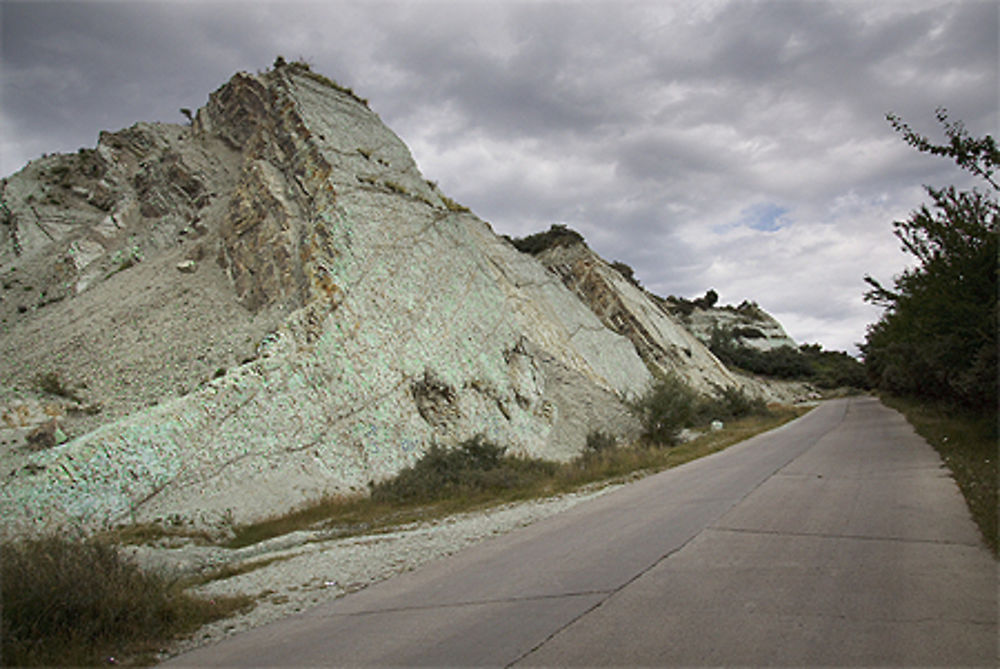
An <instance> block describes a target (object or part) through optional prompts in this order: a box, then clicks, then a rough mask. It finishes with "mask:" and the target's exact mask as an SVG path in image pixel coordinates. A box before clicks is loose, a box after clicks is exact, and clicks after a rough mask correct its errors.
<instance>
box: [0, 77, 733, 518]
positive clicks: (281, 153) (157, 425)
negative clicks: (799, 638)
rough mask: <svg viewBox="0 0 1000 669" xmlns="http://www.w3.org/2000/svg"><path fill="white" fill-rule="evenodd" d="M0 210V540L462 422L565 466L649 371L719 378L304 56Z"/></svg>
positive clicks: (354, 456)
mask: <svg viewBox="0 0 1000 669" xmlns="http://www.w3.org/2000/svg"><path fill="white" fill-rule="evenodd" d="M0 197H2V208H0V213H2V217H3V220H2V226H0V281H2V282H3V283H2V288H3V289H2V291H0V298H2V299H0V321H2V323H0V328H2V330H0V332H2V336H0V416H2V417H3V420H4V423H3V425H0V466H2V469H0V475H2V476H3V479H2V488H0V513H2V515H3V518H4V524H3V532H4V533H15V532H24V531H33V530H39V529H44V528H48V527H56V526H64V525H76V526H80V527H82V528H84V529H93V528H97V527H102V526H106V525H114V524H119V523H128V522H160V523H175V524H191V525H197V526H199V527H205V528H212V527H222V526H225V525H226V524H229V523H233V522H246V521H251V520H256V519H260V518H263V517H266V516H268V515H272V514H277V513H282V512H285V511H287V510H289V509H291V508H293V507H295V506H298V505H301V504H303V503H305V502H308V501H310V500H314V499H317V498H319V497H322V496H324V495H337V494H340V495H349V494H362V493H363V492H364V491H365V490H366V489H367V487H368V485H369V483H370V482H371V481H375V480H380V479H382V478H385V477H388V476H391V475H392V474H394V473H395V472H397V471H399V469H401V468H402V467H405V466H406V465H408V464H411V463H413V462H414V461H415V460H416V459H417V458H418V457H419V456H420V455H421V454H422V453H423V452H424V451H425V450H426V449H427V448H428V447H429V446H430V445H431V444H433V443H439V444H444V445H449V444H455V443H458V442H460V441H462V440H464V439H467V438H469V437H472V436H474V435H476V434H480V433H482V434H484V435H486V436H487V437H488V438H490V439H491V440H494V441H496V442H497V443H499V444H502V445H504V446H507V447H508V448H509V449H510V451H511V452H514V453H523V454H530V455H533V456H538V457H545V458H552V459H562V460H565V459H568V458H571V457H573V456H574V455H575V454H577V453H579V452H580V450H581V449H582V448H583V445H584V443H585V440H586V436H587V434H588V433H589V432H590V431H592V430H603V431H606V432H611V433H613V434H616V435H623V436H629V435H634V434H635V432H636V430H637V424H636V422H635V419H634V417H632V415H631V414H630V412H629V410H628V408H627V403H628V400H630V399H631V398H634V397H636V396H638V395H639V394H640V393H642V392H643V390H644V389H645V388H646V387H647V386H648V384H649V383H650V381H651V379H652V375H651V373H650V369H654V370H671V371H674V372H677V373H679V374H681V375H682V376H684V378H686V379H687V380H688V381H689V382H690V383H691V384H692V385H694V386H695V387H697V388H700V389H702V390H705V391H710V390H711V389H712V388H714V387H717V386H720V385H722V386H725V385H731V384H732V383H736V382H738V380H737V379H735V378H734V377H733V376H732V375H731V374H729V372H728V370H726V369H725V367H723V366H722V365H721V364H720V363H719V362H718V361H717V360H715V359H714V357H713V356H712V355H711V353H709V352H708V351H707V349H705V348H704V346H703V345H701V344H700V342H698V340H697V339H696V338H695V337H693V336H691V335H690V334H689V333H686V331H684V330H683V328H675V327H674V323H673V322H672V321H670V317H669V314H667V313H666V312H665V311H664V310H663V309H662V308H661V307H659V306H658V305H657V304H655V303H654V302H651V301H650V300H649V299H648V297H646V296H644V295H642V294H640V293H637V292H636V291H635V290H633V289H632V286H630V285H629V284H628V282H627V281H624V280H622V279H621V278H620V277H618V278H616V275H615V274H614V273H613V270H609V269H608V268H607V266H606V265H605V264H604V263H603V261H601V260H600V259H599V258H597V257H596V256H595V255H593V254H592V253H590V252H589V249H588V250H586V253H582V252H572V249H568V250H566V251H565V252H563V251H559V252H553V253H549V254H547V255H545V256H544V257H542V258H541V262H540V261H539V260H540V259H538V258H535V257H533V256H531V255H529V254H525V253H521V252H519V251H518V250H517V249H515V248H514V247H513V246H512V245H511V244H510V243H509V242H508V241H506V240H504V239H502V238H500V237H498V236H497V235H495V234H494V233H493V231H492V230H491V229H490V227H489V225H488V224H487V223H485V222H483V221H481V220H480V219H478V218H477V217H476V216H475V215H473V214H472V213H471V212H469V211H468V210H467V209H465V208H463V207H461V206H459V205H457V204H456V203H454V202H453V201H452V200H450V199H449V198H447V197H446V196H445V195H444V194H442V193H441V192H440V191H439V190H438V189H437V187H436V186H435V185H434V184H433V183H432V182H429V181H426V180H425V179H424V178H423V176H422V175H421V174H420V172H419V171H418V169H417V167H416V165H415V164H414V161H413V159H412V157H411V155H410V153H409V150H408V149H407V147H406V146H405V145H404V144H403V142H402V141H401V140H400V139H399V138H398V137H396V136H395V135H394V134H393V133H392V132H391V131H389V130H388V129H387V128H386V127H385V126H384V125H383V124H382V122H381V121H380V119H379V118H378V116H377V115H376V114H375V113H373V112H372V111H371V110H370V109H369V108H368V106H367V103H366V102H365V101H364V100H361V99H359V98H358V97H357V96H356V95H355V94H353V93H352V92H351V91H349V90H347V89H344V88H342V87H340V86H338V85H337V84H335V83H334V82H332V81H330V80H328V79H326V78H325V77H323V76H321V75H318V74H316V73H314V72H311V71H310V70H309V69H308V68H307V67H305V66H302V65H300V64H289V65H283V66H280V67H276V68H275V69H274V70H271V71H268V72H265V73H262V74H247V73H240V74H237V75H235V76H234V77H233V78H232V79H231V80H230V81H229V82H228V83H226V84H225V85H224V86H222V87H221V88H220V89H219V90H217V91H215V92H214V93H213V94H212V95H211V96H210V98H209V101H208V103H207V104H206V105H205V106H204V107H203V108H202V109H200V110H198V112H197V114H196V115H194V117H193V120H192V123H191V124H190V125H185V126H182V125H173V124H147V123H139V124H136V125H134V126H132V127H131V128H128V129H125V130H122V131H119V132H114V133H102V134H101V136H100V139H99V141H98V144H97V147H96V148H95V149H93V150H88V149H81V150H80V152H78V153H77V154H72V155H59V156H47V157H43V158H41V159H39V160H36V161H33V162H32V163H29V165H27V166H26V167H25V168H24V169H23V170H21V171H20V172H18V173H17V174H15V175H13V176H11V177H9V178H7V179H5V180H3V183H2V195H0ZM581 298H583V299H581ZM45 426H49V427H48V428H46V429H45V430H43V428H45ZM56 429H58V432H56ZM39 430H42V431H44V432H45V434H51V436H48V437H44V438H45V440H46V441H45V443H44V444H42V442H41V441H39V440H40V439H42V438H43V437H41V436H37V435H36V433H39ZM39 434H40V433H39ZM32 435H36V436H35V437H33V439H34V440H32V439H30V438H29V437H32ZM56 442H64V443H56ZM40 444H41V445H40Z"/></svg>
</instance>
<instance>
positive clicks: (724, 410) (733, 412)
mask: <svg viewBox="0 0 1000 669" xmlns="http://www.w3.org/2000/svg"><path fill="white" fill-rule="evenodd" d="M700 413H701V415H702V416H703V420H704V421H706V422H707V421H711V420H716V419H718V420H732V419H734V418H743V417H745V416H766V415H768V414H769V413H770V411H769V410H768V408H767V403H766V402H765V401H764V400H763V399H761V398H760V397H751V396H750V395H747V394H746V393H745V392H744V391H743V389H742V388H737V387H736V386H729V387H728V388H723V389H721V390H720V391H719V396H718V397H714V398H712V399H710V400H706V401H705V402H704V404H703V407H702V409H701V411H700Z"/></svg>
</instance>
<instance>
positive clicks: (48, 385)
mask: <svg viewBox="0 0 1000 669" xmlns="http://www.w3.org/2000/svg"><path fill="white" fill-rule="evenodd" d="M35 385H36V386H37V387H38V389H39V390H41V391H42V392H46V393H48V394H50V395H56V396H58V397H65V398H66V399H69V400H73V401H75V402H79V401H80V398H79V397H77V395H76V393H74V392H73V390H72V389H71V388H70V387H69V386H67V385H66V383H65V382H64V381H63V379H62V377H61V376H60V375H59V372H45V373H44V374H38V375H37V376H35Z"/></svg>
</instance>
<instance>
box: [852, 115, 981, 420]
mask: <svg viewBox="0 0 1000 669" xmlns="http://www.w3.org/2000/svg"><path fill="white" fill-rule="evenodd" d="M936 115H937V119H938V121H939V122H940V123H941V125H942V126H943V127H944V131H945V135H946V136H947V140H948V141H947V142H946V143H943V144H934V143H932V142H931V141H930V140H929V139H927V138H926V137H923V136H922V135H919V134H917V133H916V132H914V131H913V130H912V129H911V128H910V127H909V126H908V125H907V124H906V123H904V122H903V121H902V120H901V119H900V118H899V117H898V116H895V115H893V114H889V115H888V116H887V118H888V120H889V122H890V123H891V124H892V127H893V128H894V129H895V130H896V131H897V132H899V133H901V134H902V135H903V139H904V140H905V141H906V142H907V143H908V144H910V145H911V146H913V147H914V148H915V149H917V150H918V151H921V152H924V153H930V154H932V155H938V156H945V157H948V158H951V159H953V160H954V161H955V163H956V164H957V165H958V166H959V167H960V168H962V169H964V170H966V171H968V172H970V173H971V174H974V175H976V176H978V177H980V178H982V179H983V180H984V181H985V182H986V184H987V185H988V187H989V188H988V189H987V192H980V191H979V190H977V189H975V188H974V189H972V190H971V191H960V190H957V189H956V188H955V187H954V186H948V187H946V188H940V189H939V188H932V187H930V186H925V187H924V188H925V190H926V191H927V193H928V195H929V196H930V198H931V203H930V205H929V206H928V205H926V204H925V205H922V206H921V207H920V208H919V209H918V210H916V211H914V212H912V213H911V214H910V217H909V218H908V219H906V220H905V221H897V222H895V223H893V232H894V234H895V235H896V237H897V238H899V240H900V241H901V242H902V244H903V249H904V250H905V251H907V252H908V253H910V254H911V255H913V256H914V257H915V258H916V261H917V262H916V266H915V267H913V268H912V269H908V270H906V271H904V272H903V273H902V274H901V275H900V276H898V277H896V278H895V279H894V285H893V288H892V289H889V288H886V287H885V286H883V285H882V284H881V283H879V282H878V281H876V280H875V279H873V278H872V277H871V276H866V277H865V281H866V282H868V284H869V285H871V287H872V288H871V290H869V291H868V292H867V293H866V294H865V300H866V301H868V302H871V303H873V304H877V305H879V306H882V307H885V312H884V313H883V314H882V317H881V319H880V320H879V321H878V322H877V323H875V324H874V325H871V326H869V328H868V332H867V335H866V340H865V343H864V344H863V345H862V347H861V348H862V353H863V354H864V358H865V366H866V368H867V371H868V374H869V377H870V378H871V379H872V382H873V383H874V384H875V385H876V386H877V387H878V388H881V389H884V390H887V391H889V392H893V393H897V394H901V395H907V396H913V397H919V398H923V399H930V400H938V401H946V402H949V403H954V404H957V405H961V406H965V407H968V408H972V409H976V410H980V411H983V410H985V411H996V408H997V232H998V229H997V228H998V220H1000V217H998V214H1000V205H998V202H997V198H996V193H997V192H998V191H1000V186H998V184H997V181H996V180H995V179H994V176H993V175H994V173H995V172H996V170H997V169H998V167H1000V151H998V149H997V144H996V141H995V140H994V139H993V137H991V136H989V135H987V136H986V137H984V138H982V139H976V138H973V137H970V136H969V134H968V132H967V131H966V129H965V126H964V125H963V124H962V123H961V122H952V121H950V120H949V119H948V112H947V111H946V110H944V109H938V110H937V114H936Z"/></svg>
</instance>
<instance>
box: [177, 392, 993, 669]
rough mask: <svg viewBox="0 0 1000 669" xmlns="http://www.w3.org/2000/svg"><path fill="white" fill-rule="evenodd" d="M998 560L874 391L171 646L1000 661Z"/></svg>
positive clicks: (393, 653)
mask: <svg viewBox="0 0 1000 669" xmlns="http://www.w3.org/2000/svg"><path fill="white" fill-rule="evenodd" d="M997 658H998V655H997V563H996V562H995V561H994V559H993V558H992V556H991V554H990V553H989V552H988V551H987V549H986V548H985V547H984V545H983V544H982V541H981V539H980V537H979V534H978V531H977V530H976V528H975V526H974V525H973V523H972V520H971V519H970V517H969V514H968V511H967V509H966V507H965V503H964V501H963V500H962V497H961V495H960V493H959V491H958V489H957V487H956V486H955V484H954V482H953V481H952V479H951V478H949V476H948V474H947V471H946V470H945V469H944V468H943V466H942V464H941V462H940V459H939V458H938V456H937V454H936V453H935V452H934V450H933V449H932V448H931V447H930V446H928V445H927V444H926V442H924V441H923V440H922V439H920V438H919V437H918V436H917V435H916V434H915V433H914V432H913V430H912V429H911V428H910V427H909V425H908V424H907V423H906V421H905V420H904V419H903V418H902V416H900V415H899V414H898V413H896V412H894V411H892V410H890V409H887V408H885V407H884V406H883V405H881V404H880V403H879V402H878V401H877V400H875V399H872V398H854V399H846V400H837V401H832V402H827V403H824V404H822V405H821V406H820V407H818V408H817V409H815V410H813V411H812V412H810V413H809V414H807V415H806V416H804V417H803V418H801V419H799V420H797V421H794V422H792V423H789V424H787V425H785V426H783V427H781V428H779V429H777V430H774V431H772V432H769V433H767V434H763V435H759V436H757V437H754V438H753V439H750V440H748V441H746V442H743V443H741V444H738V445H736V446H733V447H731V448H729V449H727V450H726V451H723V452H721V453H717V454H714V455H712V456H709V457H706V458H703V459H701V460H697V461H695V462H691V463H688V464H687V465H684V466H682V467H678V468H676V469H672V470H669V471H666V472H663V473H660V474H657V475H655V476H650V477H647V478H645V479H642V480H641V481H638V482H636V483H634V484H630V485H628V486H625V487H623V488H621V489H619V490H616V491H614V492H612V493H609V494H607V495H604V496H602V497H599V498H596V499H595V500H592V501H590V502H587V503H584V504H580V505H578V506H576V507H573V508H572V509H570V510H569V511H567V512H565V513H563V514H559V515H557V516H553V517H550V518H548V519H545V520H543V521H540V522H538V523H536V524H534V525H531V526H529V527H526V528H524V529H522V530H518V531H516V532H512V533H510V534H507V535H504V536H500V537H496V538H494V539H491V540H488V541H485V542H483V543H481V544H478V545H476V546H474V547H472V548H470V549H468V550H465V551H463V552H460V553H458V554H456V555H454V556H452V557H450V558H448V559H445V560H441V561H438V562H435V563H432V564H430V565H427V566H425V567H423V568H421V569H419V570H416V571H413V572H410V573H406V574H403V575H400V576H398V577H395V578H393V579H390V580H388V581H384V582H382V583H380V584H377V585H375V586H372V587H370V588H367V589H365V590H362V591H359V592H356V593H354V594H352V595H348V596H346V597H343V598H341V599H338V600H336V601H334V602H330V603H328V604H324V605H321V606H319V607H316V608H314V609H311V610H309V611H307V612H305V613H303V614H300V615H297V616H294V617H291V618H287V619H284V620H281V621H278V622H276V623H273V624H271V625H267V626H264V627H260V628H257V629H254V630H251V631H249V632H247V633H245V634H242V635H239V636H236V637H233V638H231V639H227V640H225V641H222V642H220V643H218V644H216V645H213V646H209V647H205V648H201V649H198V650H195V651H193V652H190V653H188V654H185V655H181V656H178V657H176V658H174V659H173V660H172V661H171V663H172V664H176V665H188V666H216V665H240V666H292V665H325V666H343V665H355V666H356V665H369V666H371V665H377V666H386V665H396V666H400V665H404V666H483V665H490V666H504V665H547V666H570V665H576V666H580V665H587V666H600V665H603V666H608V665H612V666H639V665H647V666H649V665H655V666H670V665H734V664H735V665H754V666H757V665H786V666H788V665H795V666H815V665H824V666H829V665H866V666H870V665H886V664H889V665H897V666H913V665H938V666H970V665H988V666H996V665H997Z"/></svg>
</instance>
